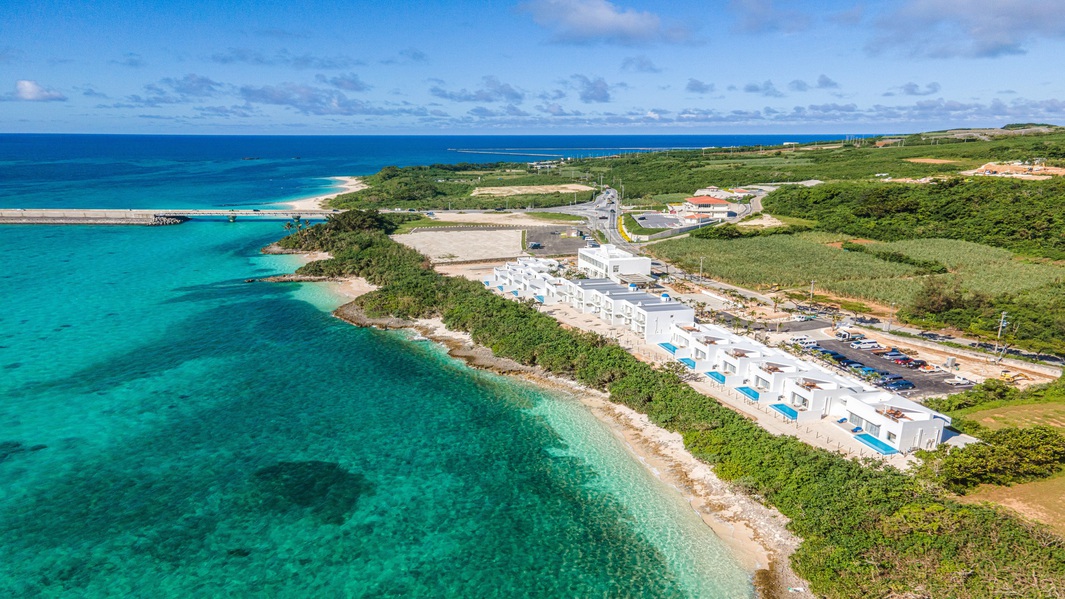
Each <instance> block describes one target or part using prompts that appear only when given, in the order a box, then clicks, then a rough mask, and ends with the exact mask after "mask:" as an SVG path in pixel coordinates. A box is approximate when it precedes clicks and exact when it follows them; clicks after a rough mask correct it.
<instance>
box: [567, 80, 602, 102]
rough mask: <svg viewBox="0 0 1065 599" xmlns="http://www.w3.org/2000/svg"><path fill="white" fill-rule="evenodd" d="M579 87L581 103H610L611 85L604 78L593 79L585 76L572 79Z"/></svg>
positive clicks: (578, 93) (578, 92)
mask: <svg viewBox="0 0 1065 599" xmlns="http://www.w3.org/2000/svg"><path fill="white" fill-rule="evenodd" d="M570 79H572V80H573V83H574V85H576V87H577V96H578V97H579V98H580V99H581V102H584V103H585V104H591V103H593V102H597V103H605V102H609V101H610V99H611V98H610V84H608V83H607V82H606V80H605V79H603V78H602V77H596V78H595V79H591V78H589V77H586V76H584V75H573V76H571V77H570Z"/></svg>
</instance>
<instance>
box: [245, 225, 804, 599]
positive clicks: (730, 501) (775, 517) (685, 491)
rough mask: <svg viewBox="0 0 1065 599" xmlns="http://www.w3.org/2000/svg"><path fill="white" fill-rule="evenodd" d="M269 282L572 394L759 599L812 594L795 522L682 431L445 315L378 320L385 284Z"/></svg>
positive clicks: (364, 322) (361, 323) (270, 249)
mask: <svg viewBox="0 0 1065 599" xmlns="http://www.w3.org/2000/svg"><path fill="white" fill-rule="evenodd" d="M262 251H263V253H265V254H294V255H298V256H300V257H301V258H302V259H303V260H304V263H305V264H306V263H307V262H311V261H313V260H322V259H328V258H331V255H330V254H328V253H325V252H313V253H308V252H292V251H288V250H284V249H282V248H280V247H277V245H276V244H271V245H270V246H267V247H264V248H263V249H262ZM261 280H264V281H265V280H271V281H277V282H301V281H302V282H319V281H321V282H328V283H330V284H331V285H333V286H335V287H334V291H335V292H337V293H339V294H340V295H343V296H344V297H346V298H348V299H349V301H348V302H347V303H345V304H343V305H341V306H339V307H338V308H336V309H335V310H334V311H333V312H332V315H333V316H334V317H336V318H339V319H341V320H344V321H346V322H348V323H350V324H352V325H355V326H358V327H374V328H380V329H409V330H414V331H417V332H418V333H419V334H421V335H422V336H424V337H426V338H427V339H430V340H432V341H435V342H438V343H441V344H442V345H444V346H445V347H446V348H447V353H448V355H449V356H451V357H453V358H456V359H459V360H462V361H464V362H465V363H466V364H467V365H469V366H471V367H473V368H479V369H482V370H489V371H492V372H495V373H497V374H502V375H506V376H515V377H518V378H521V379H523V380H525V381H527V382H529V383H532V384H534V385H537V386H539V387H542V388H544V389H547V390H551V391H561V392H563V393H566V394H568V395H570V396H572V397H573V398H574V400H576V401H579V402H580V403H581V404H582V405H583V406H584V407H585V408H587V409H588V410H589V411H590V412H591V413H592V415H593V416H595V417H596V419H598V420H599V421H600V422H602V423H603V424H604V425H606V426H607V427H608V428H610V430H611V432H612V433H613V434H614V435H615V436H616V437H617V438H618V439H619V440H621V441H622V443H623V444H624V445H625V447H626V449H627V450H628V451H629V453H630V454H631V455H632V456H633V458H635V459H636V460H638V461H639V462H640V463H641V464H642V465H643V466H644V467H645V468H647V469H648V471H649V472H650V473H651V474H652V475H653V476H654V477H655V478H657V479H659V480H660V481H661V482H662V483H664V484H666V485H668V486H670V487H672V488H673V489H674V490H676V491H677V492H678V493H680V495H681V496H682V497H683V498H684V500H685V502H687V503H688V505H689V506H690V507H691V508H692V510H693V511H694V512H695V513H696V514H698V515H699V517H700V519H701V520H702V521H703V523H704V524H706V525H707V526H708V527H710V529H711V530H713V531H714V534H715V535H717V537H718V538H719V539H721V541H722V542H723V543H724V544H725V545H726V546H727V547H728V548H729V551H730V553H731V554H732V555H733V557H734V558H735V559H736V560H737V562H738V563H739V565H740V566H741V567H742V568H743V569H745V570H746V571H747V572H749V573H750V575H751V580H752V583H753V586H754V589H755V593H756V596H758V597H761V598H763V599H770V598H777V597H786V596H789V595H791V594H792V591H791V589H793V588H796V589H802V590H803V592H804V593H805V592H808V591H807V590H806V589H808V588H809V583H807V582H806V581H805V580H803V579H802V578H801V577H799V576H798V574H796V573H795V572H794V571H793V570H792V568H791V564H790V562H789V557H790V555H791V554H792V553H793V552H794V551H795V549H796V548H797V547H798V545H799V543H800V542H801V539H799V538H798V537H796V536H795V535H793V534H792V533H791V532H790V531H788V530H787V528H786V526H787V523H788V519H787V518H786V517H784V516H783V515H782V514H780V513H778V512H776V510H773V509H771V508H768V507H766V506H764V505H762V504H761V503H759V502H757V501H756V500H755V499H754V498H752V497H750V496H749V495H746V494H743V493H741V492H739V491H736V490H735V489H733V488H732V486H731V485H730V484H729V483H727V482H725V481H723V480H721V479H719V478H718V477H717V475H715V474H714V472H713V468H712V467H711V466H710V465H709V464H706V463H704V462H701V461H700V460H699V459H698V458H696V457H695V456H694V455H692V454H691V453H690V452H689V451H688V450H687V448H685V447H684V440H683V438H682V437H681V435H680V434H679V433H675V432H670V431H667V430H665V429H663V428H661V427H659V426H658V425H656V424H654V423H652V422H651V421H650V419H649V418H648V417H647V416H646V415H645V414H641V413H639V412H637V411H636V410H633V409H631V408H629V407H627V406H624V405H621V404H617V403H614V402H612V401H610V396H609V394H607V393H604V392H602V391H598V390H596V389H591V388H588V387H585V386H583V385H581V384H580V383H578V382H576V381H573V380H570V379H566V378H562V377H557V376H554V375H552V374H549V373H547V372H545V371H543V370H542V369H540V368H538V367H534V366H526V365H524V364H521V363H519V362H516V361H514V360H511V359H509V358H500V357H498V356H496V355H495V354H493V353H492V351H491V350H490V349H488V348H487V347H484V346H481V345H478V344H477V343H475V342H474V341H473V339H472V337H471V336H470V334H469V333H464V332H461V331H452V330H451V329H448V328H447V327H446V326H445V325H444V323H443V321H442V320H441V319H440V318H439V317H436V318H428V319H419V320H405V319H400V318H394V317H387V318H371V317H369V316H367V315H366V314H365V313H364V312H363V311H362V309H361V308H360V307H358V306H357V305H355V302H354V300H355V299H356V298H358V297H359V296H361V295H364V294H366V293H369V292H370V291H373V290H374V289H376V288H377V287H376V286H374V285H372V284H370V283H369V282H368V281H366V280H365V279H362V278H361V277H340V278H331V279H323V278H315V277H301V276H300V275H289V276H281V277H272V278H269V279H261Z"/></svg>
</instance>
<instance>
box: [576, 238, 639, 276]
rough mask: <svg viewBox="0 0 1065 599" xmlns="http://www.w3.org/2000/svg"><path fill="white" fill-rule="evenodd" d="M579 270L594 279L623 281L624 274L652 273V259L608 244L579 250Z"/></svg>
mask: <svg viewBox="0 0 1065 599" xmlns="http://www.w3.org/2000/svg"><path fill="white" fill-rule="evenodd" d="M577 270H579V271H581V272H583V273H584V274H586V275H588V276H589V277H590V278H593V279H610V280H611V281H613V282H615V283H620V282H621V276H622V275H643V276H650V275H651V259H650V258H647V257H646V256H637V255H635V254H632V253H629V252H626V251H624V250H619V249H618V248H617V246H614V245H610V244H606V245H602V246H599V247H594V248H581V249H580V250H578V251H577Z"/></svg>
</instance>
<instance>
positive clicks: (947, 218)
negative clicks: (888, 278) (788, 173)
mask: <svg viewBox="0 0 1065 599" xmlns="http://www.w3.org/2000/svg"><path fill="white" fill-rule="evenodd" d="M1063 196H1065V179H1062V178H1054V179H1051V180H1049V181H1024V180H1018V179H1002V178H994V177H978V178H974V179H973V180H971V181H962V180H961V179H952V180H949V181H942V182H939V183H937V184H934V185H910V184H902V183H835V184H826V185H818V186H816V187H800V186H786V187H782V188H780V189H778V190H777V191H775V192H773V193H771V194H769V195H768V196H767V197H766V199H765V201H764V202H763V204H764V206H765V209H766V210H767V211H769V212H770V213H772V214H782V215H784V216H799V217H804V218H813V219H815V220H817V222H818V227H819V228H820V229H822V230H824V231H833V232H837V233H846V234H848V235H855V236H858V237H866V238H869V239H876V240H880V241H897V240H901V239H925V238H933V237H935V238H947V239H961V240H964V241H972V242H975V243H982V244H985V245H991V246H996V247H1004V248H1008V249H1010V250H1013V251H1015V252H1019V253H1021V254H1025V255H1029V256H1044V257H1047V258H1053V259H1065V217H1063V214H1065V213H1063V211H1062V209H1061V198H1062V197H1063Z"/></svg>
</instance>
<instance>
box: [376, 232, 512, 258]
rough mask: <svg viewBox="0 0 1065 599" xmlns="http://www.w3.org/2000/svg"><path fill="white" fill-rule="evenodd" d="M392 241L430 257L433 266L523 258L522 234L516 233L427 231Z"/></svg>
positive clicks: (396, 236) (400, 236) (395, 237)
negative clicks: (435, 264)
mask: <svg viewBox="0 0 1065 599" xmlns="http://www.w3.org/2000/svg"><path fill="white" fill-rule="evenodd" d="M392 238H393V239H395V240H396V241H398V242H400V243H402V244H403V245H406V246H409V247H412V248H414V249H416V250H418V251H419V252H421V253H423V254H425V255H426V256H429V259H430V260H431V261H432V262H434V263H441V262H462V261H466V260H506V259H508V258H516V257H518V256H522V255H525V252H524V251H523V250H522V247H521V230H518V229H504V230H496V231H479V230H477V229H465V230H461V231H433V230H432V229H426V230H422V231H418V232H416V233H407V234H405V235H395V236H393V237H392Z"/></svg>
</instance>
